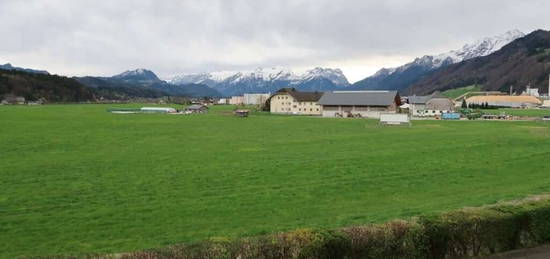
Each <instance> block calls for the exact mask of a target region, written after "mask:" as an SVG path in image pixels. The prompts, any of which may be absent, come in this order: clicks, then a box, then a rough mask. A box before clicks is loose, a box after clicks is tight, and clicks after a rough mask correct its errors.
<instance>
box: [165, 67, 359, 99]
mask: <svg viewBox="0 0 550 259" xmlns="http://www.w3.org/2000/svg"><path fill="white" fill-rule="evenodd" d="M169 82H170V83H172V84H176V85H182V84H189V83H194V84H205V85H208V86H209V87H211V88H213V89H216V90H218V91H219V92H221V93H222V94H223V95H225V96H231V95H242V94H243V93H270V92H271V93H273V92H275V91H277V90H278V89H280V88H282V87H294V88H296V89H300V90H302V91H326V90H336V89H344V88H346V87H349V86H350V83H349V82H348V80H347V79H346V77H345V76H344V74H343V73H342V70H340V69H331V68H320V67H317V68H314V69H310V70H307V71H305V72H304V73H296V72H294V71H292V70H290V69H288V68H283V67H273V68H268V69H264V68H258V69H256V70H253V71H240V72H214V73H200V74H185V75H180V76H176V77H174V78H172V79H171V80H169Z"/></svg>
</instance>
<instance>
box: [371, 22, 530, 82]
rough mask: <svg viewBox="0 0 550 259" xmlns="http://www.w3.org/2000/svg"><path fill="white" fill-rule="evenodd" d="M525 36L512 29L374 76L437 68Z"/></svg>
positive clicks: (491, 51) (489, 50) (482, 53)
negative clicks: (425, 67)
mask: <svg viewBox="0 0 550 259" xmlns="http://www.w3.org/2000/svg"><path fill="white" fill-rule="evenodd" d="M523 36H525V34H524V33H523V32H521V31H519V30H517V29H515V30H510V31H507V32H505V33H503V34H499V35H496V36H494V37H485V38H483V39H480V40H477V41H476V42H474V43H471V44H465V45H464V46H463V47H462V48H461V49H459V50H451V51H449V52H445V53H441V54H437V55H425V56H423V57H420V58H416V59H415V60H414V61H413V62H410V63H407V64H405V65H403V66H400V67H395V68H382V69H380V70H379V71H378V72H376V73H375V74H374V76H378V75H391V74H393V73H395V72H402V71H404V70H406V69H408V68H409V67H411V66H413V65H421V66H427V67H430V68H431V69H436V68H439V67H441V66H443V65H449V64H454V63H458V62H461V61H464V60H468V59H472V58H476V57H482V56H487V55H490V54H492V53H493V52H495V51H497V50H499V49H501V48H502V47H504V46H505V45H507V44H508V43H510V42H512V41H514V40H516V39H518V38H521V37H523Z"/></svg>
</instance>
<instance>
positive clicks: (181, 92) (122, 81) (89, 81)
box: [75, 68, 221, 97]
mask: <svg viewBox="0 0 550 259" xmlns="http://www.w3.org/2000/svg"><path fill="white" fill-rule="evenodd" d="M75 79H76V80H77V81H79V82H80V83H82V84H84V85H85V86H88V87H90V88H94V89H97V90H98V91H101V92H104V93H105V94H107V93H111V95H113V97H117V94H118V95H119V97H121V96H128V97H161V96H170V95H172V96H188V97H205V96H209V97H216V96H221V94H220V93H219V92H218V91H216V90H214V89H212V88H210V87H208V86H207V85H204V84H193V83H189V84H180V85H174V84H170V83H168V82H166V81H163V80H161V79H159V78H158V76H157V75H156V74H155V73H153V71H150V70H147V69H142V68H140V69H135V70H129V71H126V72H123V73H120V74H118V75H114V76H111V77H92V76H86V77H75Z"/></svg>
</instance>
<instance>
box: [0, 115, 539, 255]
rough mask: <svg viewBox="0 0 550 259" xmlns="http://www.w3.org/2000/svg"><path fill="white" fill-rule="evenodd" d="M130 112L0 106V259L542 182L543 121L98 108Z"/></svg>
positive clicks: (280, 223) (297, 223) (248, 231)
mask: <svg viewBox="0 0 550 259" xmlns="http://www.w3.org/2000/svg"><path fill="white" fill-rule="evenodd" d="M141 106H143V105H141V104H127V105H46V106H5V107H0V122H1V123H0V187H1V188H0V257H15V256H32V255H60V254H61V255H66V254H72V255H79V254H85V253H117V252H125V251H134V250H141V249H148V248H155V247H161V246H166V245H170V244H175V243H182V242H195V241H200V240H204V239H209V238H224V237H240V236H253V235H260V234H266V233H273V232H279V231H287V230H292V229H298V228H322V229H325V228H335V227H342V226H351V225H363V224H367V223H372V222H384V221H387V220H391V219H396V218H409V217H413V216H416V215H420V214H429V213H438V212H442V211H449V210H453V209H457V208H462V207H467V206H480V205H484V204H491V203H495V202H496V201H500V200H512V199H517V198H522V197H525V196H528V195H532V194H541V193H547V192H548V191H549V190H550V178H549V177H548V172H550V164H548V163H547V161H546V160H547V159H548V157H549V156H550V145H549V144H550V123H542V122H524V121H513V122H499V121H436V120H430V121H428V120H426V121H415V122H413V126H412V127H380V126H378V121H376V120H365V119H332V118H324V119H322V118H318V117H304V116H282V115H268V114H263V113H260V112H254V113H252V114H251V115H250V116H249V117H247V118H238V117H235V116H232V115H231V111H232V109H233V107H231V106H214V107H212V108H211V109H210V110H209V113H208V114H200V115H198V114H197V115H186V116H171V115H153V114H111V113H108V112H106V110H107V109H108V108H113V107H115V108H131V107H133V108H135V107H141ZM174 108H181V107H176V106H174Z"/></svg>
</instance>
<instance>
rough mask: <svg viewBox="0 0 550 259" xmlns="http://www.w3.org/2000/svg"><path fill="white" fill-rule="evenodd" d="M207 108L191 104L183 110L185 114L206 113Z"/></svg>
mask: <svg viewBox="0 0 550 259" xmlns="http://www.w3.org/2000/svg"><path fill="white" fill-rule="evenodd" d="M207 112H208V107H207V106H206V105H202V104H193V105H190V106H188V107H187V108H185V113H187V114H189V113H207Z"/></svg>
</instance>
